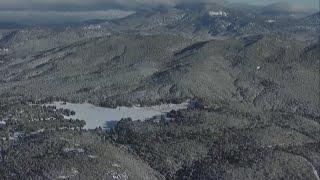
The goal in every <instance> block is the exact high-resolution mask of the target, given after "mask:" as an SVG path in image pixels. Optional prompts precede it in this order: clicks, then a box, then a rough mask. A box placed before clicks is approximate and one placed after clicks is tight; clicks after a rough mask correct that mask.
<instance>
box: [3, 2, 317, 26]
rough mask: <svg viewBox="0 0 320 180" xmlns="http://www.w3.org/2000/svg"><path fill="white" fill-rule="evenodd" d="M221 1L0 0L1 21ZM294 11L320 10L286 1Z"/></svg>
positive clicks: (102, 15)
mask: <svg viewBox="0 0 320 180" xmlns="http://www.w3.org/2000/svg"><path fill="white" fill-rule="evenodd" d="M213 1H223V0H0V22H11V21H14V22H42V23H43V22H47V23H56V22H61V21H82V20H87V19H111V18H115V17H123V16H126V15H128V14H131V13H133V11H132V10H134V9H135V8H138V7H148V6H157V5H167V6H174V5H176V4H177V3H182V2H213ZM229 1H231V2H236V3H249V4H264V5H266V4H270V3H277V2H280V0H229ZM289 3H290V4H291V3H292V4H295V7H296V8H298V7H299V8H300V7H303V8H314V9H319V0H289Z"/></svg>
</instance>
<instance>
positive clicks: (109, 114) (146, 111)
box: [47, 101, 189, 129]
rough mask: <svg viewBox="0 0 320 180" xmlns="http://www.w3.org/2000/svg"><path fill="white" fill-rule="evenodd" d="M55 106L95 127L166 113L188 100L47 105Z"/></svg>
mask: <svg viewBox="0 0 320 180" xmlns="http://www.w3.org/2000/svg"><path fill="white" fill-rule="evenodd" d="M52 105H54V106H56V107H57V109H61V108H62V109H70V110H71V111H74V112H76V114H75V115H74V116H65V118H66V119H70V118H71V119H80V120H85V121H86V126H85V128H86V129H95V128H97V127H105V125H106V122H110V123H112V122H116V121H119V120H121V119H123V118H129V117H130V118H131V119H132V120H134V121H135V120H145V119H149V118H152V117H154V116H159V115H163V114H166V113H168V112H170V111H172V110H180V109H187V108H188V106H189V101H186V102H184V103H181V104H162V105H158V106H152V107H137V106H133V107H118V108H115V109H113V108H103V107H97V106H94V105H92V104H89V103H83V104H73V103H63V102H54V103H53V104H47V106H52Z"/></svg>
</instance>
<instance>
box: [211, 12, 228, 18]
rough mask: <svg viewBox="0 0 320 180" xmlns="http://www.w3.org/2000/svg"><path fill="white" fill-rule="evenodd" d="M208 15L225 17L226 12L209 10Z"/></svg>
mask: <svg viewBox="0 0 320 180" xmlns="http://www.w3.org/2000/svg"><path fill="white" fill-rule="evenodd" d="M209 15H210V16H212V17H214V16H221V17H227V16H228V13H226V12H224V11H209Z"/></svg>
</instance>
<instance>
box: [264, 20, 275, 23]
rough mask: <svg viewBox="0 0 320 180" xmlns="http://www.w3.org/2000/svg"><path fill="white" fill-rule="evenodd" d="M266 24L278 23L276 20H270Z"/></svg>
mask: <svg viewBox="0 0 320 180" xmlns="http://www.w3.org/2000/svg"><path fill="white" fill-rule="evenodd" d="M265 22H266V23H275V22H276V20H273V19H268V20H266V21H265Z"/></svg>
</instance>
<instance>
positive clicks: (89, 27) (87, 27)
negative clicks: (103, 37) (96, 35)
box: [83, 25, 101, 30]
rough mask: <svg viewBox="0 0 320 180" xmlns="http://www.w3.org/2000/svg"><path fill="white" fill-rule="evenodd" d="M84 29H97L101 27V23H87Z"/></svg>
mask: <svg viewBox="0 0 320 180" xmlns="http://www.w3.org/2000/svg"><path fill="white" fill-rule="evenodd" d="M83 29H84V30H99V29H101V25H89V26H86V27H84V28H83Z"/></svg>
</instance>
